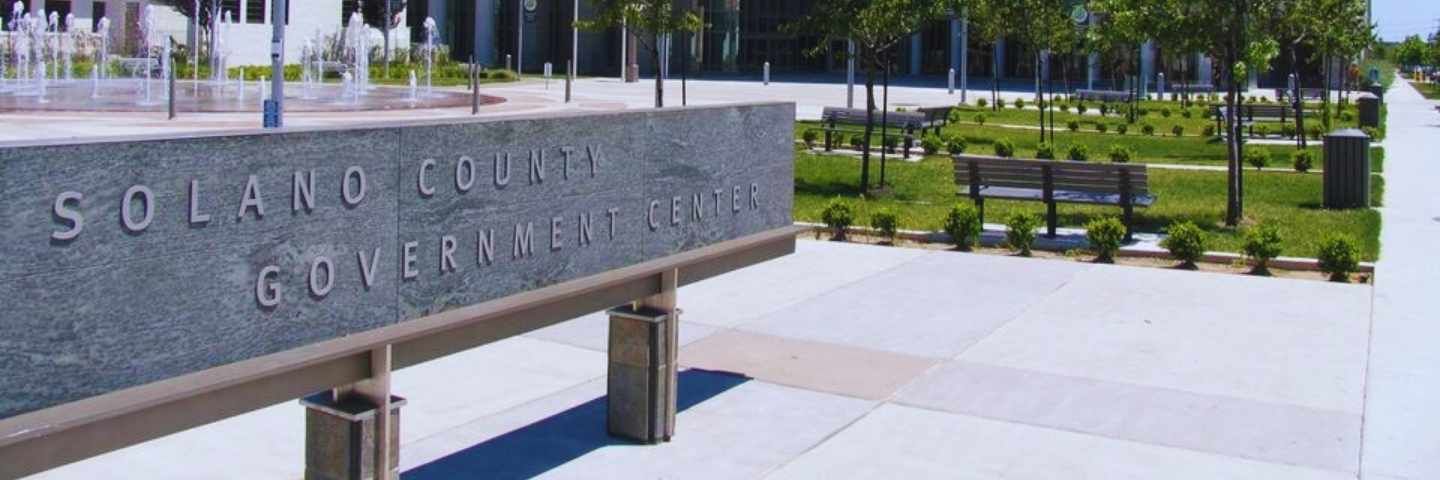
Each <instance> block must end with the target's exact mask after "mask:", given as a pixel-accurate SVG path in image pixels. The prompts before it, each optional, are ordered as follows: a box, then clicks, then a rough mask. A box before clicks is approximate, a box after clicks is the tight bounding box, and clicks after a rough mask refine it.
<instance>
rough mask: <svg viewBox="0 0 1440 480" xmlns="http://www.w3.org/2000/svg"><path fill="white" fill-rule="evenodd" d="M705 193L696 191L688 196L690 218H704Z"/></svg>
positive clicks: (697, 219)
mask: <svg viewBox="0 0 1440 480" xmlns="http://www.w3.org/2000/svg"><path fill="white" fill-rule="evenodd" d="M704 195H705V194H703V193H697V194H694V195H691V196H690V218H691V220H693V221H696V222H698V221H700V220H702V219H704V218H705V196H704Z"/></svg>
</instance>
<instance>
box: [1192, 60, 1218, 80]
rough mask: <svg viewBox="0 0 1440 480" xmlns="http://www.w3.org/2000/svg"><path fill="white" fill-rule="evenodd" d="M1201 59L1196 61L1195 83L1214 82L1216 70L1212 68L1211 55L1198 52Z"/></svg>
mask: <svg viewBox="0 0 1440 480" xmlns="http://www.w3.org/2000/svg"><path fill="white" fill-rule="evenodd" d="M1198 55H1199V59H1198V60H1196V62H1195V83H1198V84H1201V85H1210V84H1213V83H1214V80H1213V78H1214V75H1215V74H1214V71H1213V70H1211V68H1212V67H1211V66H1210V56H1209V55H1205V54H1203V53H1201V54H1198Z"/></svg>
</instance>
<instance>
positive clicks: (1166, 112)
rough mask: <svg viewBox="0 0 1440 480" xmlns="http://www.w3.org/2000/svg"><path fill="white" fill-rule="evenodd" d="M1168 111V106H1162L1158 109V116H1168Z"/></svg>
mask: <svg viewBox="0 0 1440 480" xmlns="http://www.w3.org/2000/svg"><path fill="white" fill-rule="evenodd" d="M1170 113H1171V112H1170V107H1164V108H1161V109H1160V116H1162V117H1165V118H1170Z"/></svg>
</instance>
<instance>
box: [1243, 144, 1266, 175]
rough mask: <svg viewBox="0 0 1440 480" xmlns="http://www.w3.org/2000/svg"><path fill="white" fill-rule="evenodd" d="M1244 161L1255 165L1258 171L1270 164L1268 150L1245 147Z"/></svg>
mask: <svg viewBox="0 0 1440 480" xmlns="http://www.w3.org/2000/svg"><path fill="white" fill-rule="evenodd" d="M1245 163H1248V164H1250V166H1252V167H1255V171H1260V169H1262V168H1265V167H1266V166H1269V165H1270V152H1266V151H1264V150H1261V149H1259V148H1247V149H1245Z"/></svg>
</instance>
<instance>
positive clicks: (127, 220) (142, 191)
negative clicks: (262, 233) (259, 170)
mask: <svg viewBox="0 0 1440 480" xmlns="http://www.w3.org/2000/svg"><path fill="white" fill-rule="evenodd" d="M251 178H254V177H251ZM136 197H140V201H142V202H145V207H144V210H141V211H142V212H145V213H144V217H141V218H140V219H139V220H136V219H135V217H134V211H133V207H134V204H135V199H136ZM121 199H122V200H121V201H120V223H121V224H123V225H125V229H126V230H129V231H131V232H133V233H140V232H143V231H145V227H149V226H150V221H151V220H154V219H155V193H154V192H151V191H150V187H146V186H144V185H135V186H132V187H130V189H129V190H125V196H123V197H121ZM241 213H244V210H241Z"/></svg>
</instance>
